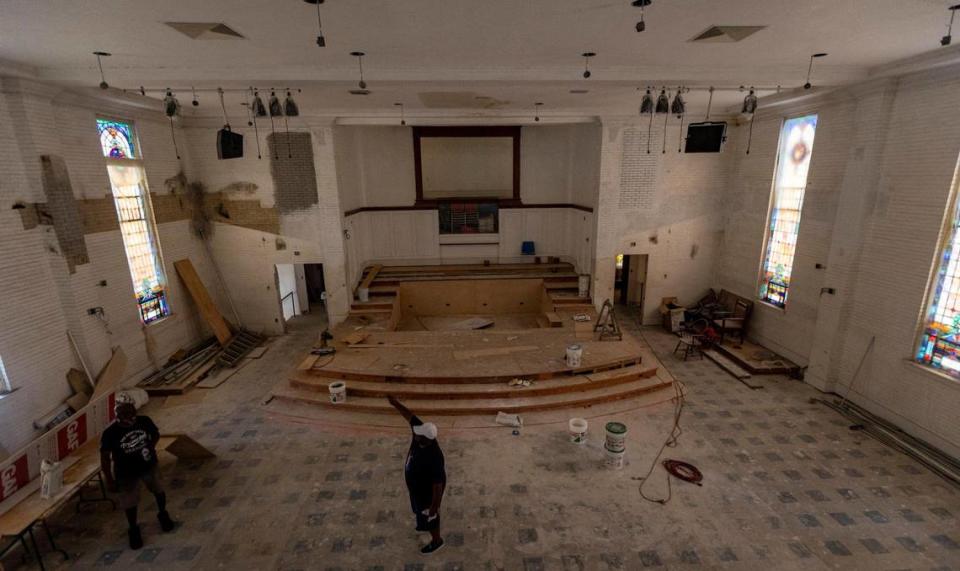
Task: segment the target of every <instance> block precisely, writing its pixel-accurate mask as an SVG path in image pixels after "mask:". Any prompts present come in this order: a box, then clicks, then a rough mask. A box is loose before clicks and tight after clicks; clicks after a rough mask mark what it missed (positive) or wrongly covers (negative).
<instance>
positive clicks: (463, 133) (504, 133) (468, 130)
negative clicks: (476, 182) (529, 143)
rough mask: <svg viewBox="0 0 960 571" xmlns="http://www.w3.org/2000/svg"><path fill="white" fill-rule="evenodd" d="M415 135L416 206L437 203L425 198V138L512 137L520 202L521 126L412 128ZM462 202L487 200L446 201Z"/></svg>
mask: <svg viewBox="0 0 960 571" xmlns="http://www.w3.org/2000/svg"><path fill="white" fill-rule="evenodd" d="M410 130H411V131H412V133H413V173H414V178H415V184H416V190H417V201H416V204H418V205H419V204H422V203H427V202H435V201H433V200H426V199H424V198H423V163H422V159H421V155H420V139H421V138H423V137H511V138H512V139H513V200H514V201H516V202H517V203H519V202H520V126H519V125H463V126H453V127H436V126H431V127H418V126H415V127H411V129H410ZM445 200H458V201H460V202H469V201H472V200H476V201H477V202H481V201H486V202H489V201H490V198H487V199H481V198H477V199H472V198H466V199H445Z"/></svg>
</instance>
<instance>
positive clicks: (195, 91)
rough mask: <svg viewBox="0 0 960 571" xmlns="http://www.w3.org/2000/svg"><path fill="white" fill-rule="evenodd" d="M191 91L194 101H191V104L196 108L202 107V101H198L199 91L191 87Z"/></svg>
mask: <svg viewBox="0 0 960 571" xmlns="http://www.w3.org/2000/svg"><path fill="white" fill-rule="evenodd" d="M190 91H191V92H193V101H191V103H193V106H194V107H200V100H199V99H197V89H196V88H195V87H191V88H190Z"/></svg>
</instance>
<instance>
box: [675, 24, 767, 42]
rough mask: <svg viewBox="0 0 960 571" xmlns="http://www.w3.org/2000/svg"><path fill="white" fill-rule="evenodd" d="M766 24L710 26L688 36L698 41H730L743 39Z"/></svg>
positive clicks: (691, 39) (692, 40)
mask: <svg viewBox="0 0 960 571" xmlns="http://www.w3.org/2000/svg"><path fill="white" fill-rule="evenodd" d="M764 28H766V26H710V27H709V28H707V29H706V30H704V31H703V32H700V33H699V34H697V35H696V36H694V37H692V38H690V41H691V42H698V43H724V42H726V43H731V42H739V41H741V40H745V39H747V38H748V37H750V36H752V35H753V34H756V33H757V32H759V31H760V30H762V29H764Z"/></svg>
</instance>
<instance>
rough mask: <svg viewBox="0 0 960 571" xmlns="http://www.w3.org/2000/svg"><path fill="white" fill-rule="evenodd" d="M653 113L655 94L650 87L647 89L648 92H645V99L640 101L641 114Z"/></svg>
mask: <svg viewBox="0 0 960 571" xmlns="http://www.w3.org/2000/svg"><path fill="white" fill-rule="evenodd" d="M645 113H653V96H652V95H651V94H650V89H649V88H648V89H647V92H646V93H644V94H643V99H642V100H641V101H640V114H641V115H643V114H645Z"/></svg>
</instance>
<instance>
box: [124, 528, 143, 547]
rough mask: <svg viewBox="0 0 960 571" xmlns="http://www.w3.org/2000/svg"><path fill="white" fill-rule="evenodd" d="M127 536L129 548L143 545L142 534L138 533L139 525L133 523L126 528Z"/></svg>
mask: <svg viewBox="0 0 960 571" xmlns="http://www.w3.org/2000/svg"><path fill="white" fill-rule="evenodd" d="M127 537H128V538H129V539H130V549H140V548H141V547H143V536H142V535H140V526H139V525H135V526H133V527H131V528H130V529H128V530H127Z"/></svg>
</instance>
